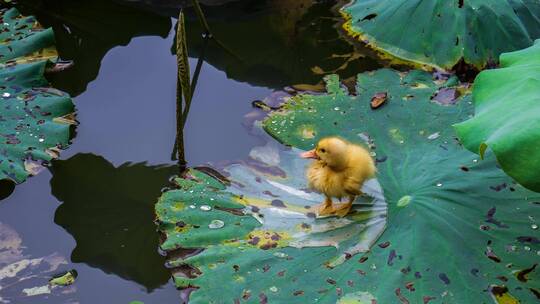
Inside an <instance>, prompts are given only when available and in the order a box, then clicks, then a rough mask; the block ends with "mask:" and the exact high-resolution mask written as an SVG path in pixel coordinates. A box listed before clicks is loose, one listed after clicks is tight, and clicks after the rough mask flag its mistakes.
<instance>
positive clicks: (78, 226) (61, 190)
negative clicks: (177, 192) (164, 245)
mask: <svg viewBox="0 0 540 304" xmlns="http://www.w3.org/2000/svg"><path fill="white" fill-rule="evenodd" d="M51 171H52V173H53V178H52V179H51V191H52V194H53V195H54V196H55V197H56V198H57V199H58V200H59V201H61V202H62V204H61V205H60V207H58V209H57V210H56V214H55V217H54V222H55V223H57V224H58V225H60V226H62V227H63V228H64V229H66V231H67V232H69V233H70V234H71V235H72V236H73V238H75V241H76V242H77V246H76V247H75V249H74V250H73V252H72V254H71V260H72V261H73V262H75V263H86V264H88V265H90V266H93V267H98V268H100V269H102V270H103V271H105V272H107V273H114V274H116V275H119V276H121V277H123V278H125V279H128V280H133V281H135V282H137V283H139V284H141V285H143V286H145V287H146V288H147V289H149V290H152V289H154V288H157V287H159V286H161V285H163V284H165V283H166V282H167V281H168V279H169V272H168V271H167V270H166V269H165V268H164V267H163V263H164V259H163V257H161V256H160V255H158V254H157V248H158V238H157V234H156V232H155V225H154V223H153V219H154V203H155V201H156V198H157V197H159V195H160V189H161V188H163V187H164V186H165V185H167V183H168V179H169V177H170V176H172V175H173V174H175V173H176V172H177V168H176V167H174V166H148V165H147V164H144V163H137V164H130V163H126V164H123V165H121V166H119V167H114V166H113V165H112V164H111V163H110V162H108V161H107V160H106V159H104V158H103V157H100V156H96V155H92V154H77V155H75V156H73V157H71V158H69V159H67V160H58V161H54V162H53V165H52V168H51Z"/></svg>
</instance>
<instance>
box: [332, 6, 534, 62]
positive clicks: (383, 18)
mask: <svg viewBox="0 0 540 304" xmlns="http://www.w3.org/2000/svg"><path fill="white" fill-rule="evenodd" d="M341 11H342V13H343V15H344V16H345V17H346V19H347V22H345V24H344V28H345V30H346V31H347V32H348V33H349V34H350V35H351V36H353V37H355V38H357V39H359V40H360V41H364V42H367V43H368V44H369V45H370V46H372V47H373V48H375V49H377V50H380V51H382V52H383V53H385V54H387V55H390V56H391V57H397V58H399V59H401V60H404V61H408V62H411V63H413V64H417V65H418V64H420V65H429V66H434V67H440V68H443V69H451V68H452V67H454V66H455V65H456V64H457V63H458V62H459V61H460V60H462V59H463V60H464V61H465V62H466V63H468V64H471V65H474V66H476V67H479V68H481V67H485V66H486V65H491V66H492V65H493V63H494V62H496V61H497V59H498V57H499V55H500V54H501V53H503V52H508V51H514V50H519V49H522V48H525V47H528V46H530V45H531V44H532V43H533V41H534V39H537V38H540V3H538V2H537V1H531V0H526V1H500V0H469V1H447V0H434V1H422V0H383V1H361V0H353V1H352V2H351V3H350V4H348V5H346V6H345V7H344V8H342V10H341ZM492 37H498V38H497V39H493V38H492Z"/></svg>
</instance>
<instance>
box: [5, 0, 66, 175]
mask: <svg viewBox="0 0 540 304" xmlns="http://www.w3.org/2000/svg"><path fill="white" fill-rule="evenodd" d="M1 18H2V19H3V22H4V23H3V26H2V28H3V29H4V30H3V31H2V33H1V34H0V40H1V41H3V42H2V45H1V46H0V56H1V57H0V62H1V63H2V68H0V98H1V106H0V109H1V110H0V121H1V124H0V139H1V141H0V179H10V180H12V181H14V182H16V183H21V182H23V181H24V180H25V179H26V177H27V176H29V175H33V174H36V173H38V172H39V171H40V168H41V164H42V163H43V162H48V161H50V160H51V159H52V158H54V157H56V156H57V155H58V149H59V148H64V147H66V146H67V145H68V143H69V137H70V132H69V128H70V124H72V123H73V121H72V120H71V119H69V118H66V117H64V116H66V115H68V114H70V113H72V112H73V103H72V101H71V98H70V97H69V96H68V95H67V94H65V93H63V92H61V91H58V90H56V89H53V88H50V87H48V85H49V84H48V82H47V80H46V79H45V77H44V76H43V73H44V71H45V65H46V64H47V61H46V60H45V59H47V58H49V57H48V56H44V53H43V52H41V51H40V50H43V48H44V47H46V46H50V45H51V44H52V42H53V41H54V38H53V34H52V31H50V30H41V29H39V26H38V25H36V23H35V22H36V21H35V20H34V19H33V18H32V17H22V16H20V15H19V13H18V12H17V10H15V9H10V10H7V11H6V10H4V11H2V17H1ZM52 54H55V52H52Z"/></svg>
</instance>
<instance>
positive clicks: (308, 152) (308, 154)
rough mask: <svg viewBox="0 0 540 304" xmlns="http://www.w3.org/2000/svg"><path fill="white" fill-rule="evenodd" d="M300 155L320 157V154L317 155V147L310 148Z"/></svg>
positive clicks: (303, 156)
mask: <svg viewBox="0 0 540 304" xmlns="http://www.w3.org/2000/svg"><path fill="white" fill-rule="evenodd" d="M300 157H302V158H313V159H319V155H317V152H316V151H315V149H313V150H309V151H307V152H304V153H302V154H300Z"/></svg>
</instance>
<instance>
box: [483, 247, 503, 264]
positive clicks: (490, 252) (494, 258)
mask: <svg viewBox="0 0 540 304" xmlns="http://www.w3.org/2000/svg"><path fill="white" fill-rule="evenodd" d="M485 255H486V256H487V257H488V258H489V259H490V260H492V261H494V262H495V263H500V262H501V258H499V257H498V256H497V255H496V254H495V253H494V252H493V249H491V247H489V246H488V247H487V248H486V252H485Z"/></svg>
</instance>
